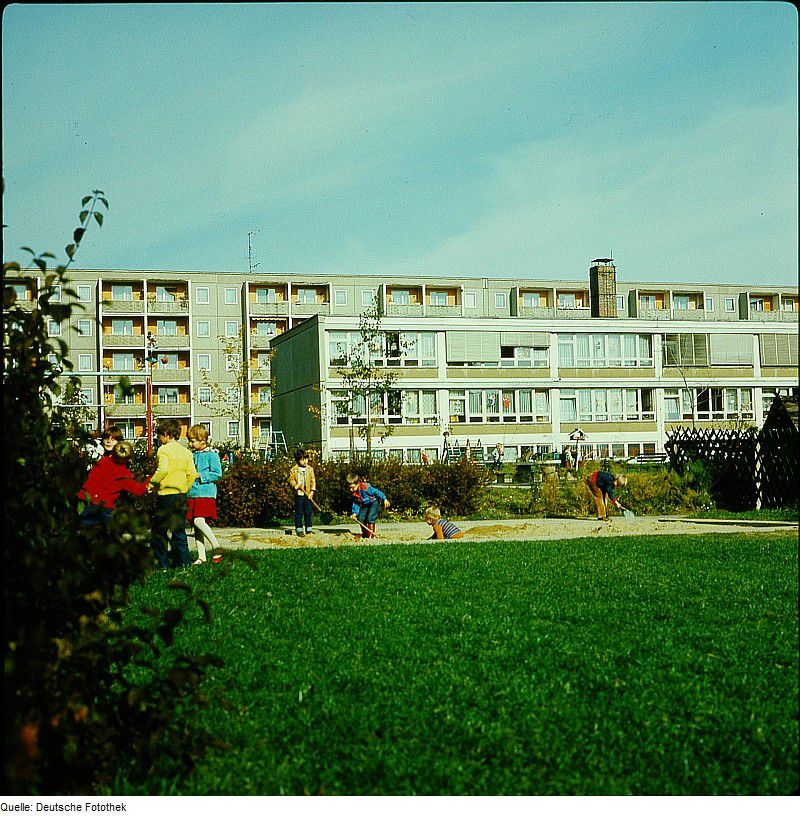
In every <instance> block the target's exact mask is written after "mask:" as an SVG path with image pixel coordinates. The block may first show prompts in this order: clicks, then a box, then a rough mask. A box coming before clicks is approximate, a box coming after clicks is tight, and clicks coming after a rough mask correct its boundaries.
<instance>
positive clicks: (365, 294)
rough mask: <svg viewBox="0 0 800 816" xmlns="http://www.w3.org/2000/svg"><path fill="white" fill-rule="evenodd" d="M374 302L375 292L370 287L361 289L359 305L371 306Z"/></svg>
mask: <svg viewBox="0 0 800 816" xmlns="http://www.w3.org/2000/svg"><path fill="white" fill-rule="evenodd" d="M374 304H375V292H374V290H372V289H363V290H362V291H361V305H362V306H373V305H374Z"/></svg>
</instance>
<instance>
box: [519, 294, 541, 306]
mask: <svg viewBox="0 0 800 816" xmlns="http://www.w3.org/2000/svg"><path fill="white" fill-rule="evenodd" d="M522 305H523V306H528V307H531V308H537V307H539V306H541V305H542V298H541V295H540V294H539V293H538V292H523V293H522Z"/></svg>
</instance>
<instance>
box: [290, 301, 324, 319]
mask: <svg viewBox="0 0 800 816" xmlns="http://www.w3.org/2000/svg"><path fill="white" fill-rule="evenodd" d="M330 313H331V304H330V303H300V302H296V303H293V304H292V314H293V315H297V316H298V317H299V316H300V315H318V314H322V315H326V314H330Z"/></svg>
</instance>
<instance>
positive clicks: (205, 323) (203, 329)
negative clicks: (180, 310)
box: [197, 320, 211, 337]
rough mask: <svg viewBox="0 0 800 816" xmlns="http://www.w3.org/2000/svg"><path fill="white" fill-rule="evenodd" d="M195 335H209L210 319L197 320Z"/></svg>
mask: <svg viewBox="0 0 800 816" xmlns="http://www.w3.org/2000/svg"><path fill="white" fill-rule="evenodd" d="M197 336H198V337H210V336H211V321H209V320H198V321H197Z"/></svg>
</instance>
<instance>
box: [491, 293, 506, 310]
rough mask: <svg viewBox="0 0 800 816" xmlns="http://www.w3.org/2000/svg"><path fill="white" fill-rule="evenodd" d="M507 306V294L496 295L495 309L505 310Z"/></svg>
mask: <svg viewBox="0 0 800 816" xmlns="http://www.w3.org/2000/svg"><path fill="white" fill-rule="evenodd" d="M506 304H507V300H506V293H505V292H495V293H494V307H495V309H505V308H506Z"/></svg>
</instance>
